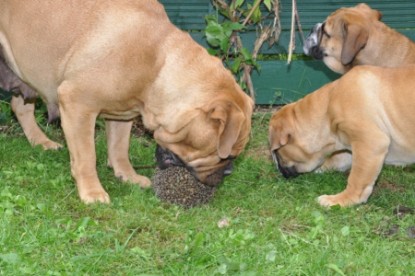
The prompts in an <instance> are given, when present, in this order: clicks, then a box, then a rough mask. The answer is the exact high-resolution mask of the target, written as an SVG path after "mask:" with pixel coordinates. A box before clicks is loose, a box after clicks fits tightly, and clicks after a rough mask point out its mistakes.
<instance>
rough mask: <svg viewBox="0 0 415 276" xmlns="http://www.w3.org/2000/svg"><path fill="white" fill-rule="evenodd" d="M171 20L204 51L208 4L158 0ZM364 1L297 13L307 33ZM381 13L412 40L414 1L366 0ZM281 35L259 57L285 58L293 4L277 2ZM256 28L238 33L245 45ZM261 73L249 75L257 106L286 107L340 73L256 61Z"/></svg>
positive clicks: (305, 1)
mask: <svg viewBox="0 0 415 276" xmlns="http://www.w3.org/2000/svg"><path fill="white" fill-rule="evenodd" d="M160 2H161V3H163V4H164V6H165V8H166V11H167V13H168V14H169V17H170V19H171V21H172V22H173V23H174V24H176V25H177V26H178V27H179V28H181V29H183V30H186V31H189V32H191V35H192V36H193V38H194V39H195V40H196V41H197V42H199V43H200V44H202V45H203V46H205V47H208V45H207V44H206V40H205V39H204V33H203V30H204V28H205V16H206V15H207V14H212V13H214V12H215V10H214V8H213V6H212V4H211V1H208V0H177V1H173V0H161V1H160ZM361 2H362V1H351V0H341V1H335V0H297V6H298V12H299V16H300V20H301V25H302V27H303V30H304V32H305V35H306V34H307V33H308V32H309V30H310V29H311V28H312V27H313V26H314V25H315V24H316V23H318V22H322V21H324V20H325V19H326V17H327V16H328V15H329V14H330V13H332V12H333V11H335V10H337V9H338V8H341V7H351V6H355V5H357V4H359V3H361ZM365 3H367V4H368V5H369V6H371V7H372V8H373V9H377V10H379V11H380V12H381V13H382V15H383V17H382V21H383V22H385V24H387V25H389V26H390V27H392V28H394V29H396V30H397V31H399V32H401V33H402V34H404V35H406V36H408V37H409V38H411V39H412V40H415V0H396V1H390V0H365ZM280 5H281V7H280V10H281V13H280V19H281V27H282V33H281V36H280V39H279V41H278V43H277V44H276V45H274V46H273V47H271V48H269V47H268V46H267V45H266V44H265V45H264V46H263V47H262V49H261V53H262V54H272V55H274V54H286V53H287V49H288V44H289V36H290V33H289V32H290V26H291V0H280ZM255 39H256V33H255V30H252V31H250V32H247V33H245V34H243V35H242V41H243V43H244V46H246V47H247V48H248V49H252V48H253V45H254V41H255ZM296 45H297V46H296V49H295V53H297V54H302V41H301V40H300V36H299V35H298V34H297V35H296ZM259 64H260V67H261V69H260V70H259V71H258V72H253V74H252V80H253V83H254V88H255V91H256V103H257V104H284V103H288V102H292V101H295V100H297V99H299V98H301V97H303V96H304V95H306V94H307V93H310V92H312V91H314V90H315V89H317V88H319V87H321V86H322V85H324V84H325V83H328V82H330V81H332V80H335V79H337V78H338V77H339V75H338V74H336V73H333V72H331V71H330V70H329V69H328V68H327V67H326V66H325V65H324V64H323V63H322V62H320V61H312V60H301V58H300V60H295V61H293V62H292V63H291V64H290V65H287V63H286V61H284V60H270V61H260V62H259Z"/></svg>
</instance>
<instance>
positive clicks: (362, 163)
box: [318, 136, 389, 207]
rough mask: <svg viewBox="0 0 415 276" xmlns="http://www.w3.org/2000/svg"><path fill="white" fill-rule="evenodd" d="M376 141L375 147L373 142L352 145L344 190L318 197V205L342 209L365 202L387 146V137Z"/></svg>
mask: <svg viewBox="0 0 415 276" xmlns="http://www.w3.org/2000/svg"><path fill="white" fill-rule="evenodd" d="M375 137H376V136H375ZM376 139H378V140H377V141H376V143H377V145H373V144H374V143H375V142H374V141H372V142H371V143H370V141H368V142H366V143H365V142H363V141H362V142H355V143H353V144H352V153H353V154H352V167H351V171H350V175H349V177H348V179H347V187H346V189H345V190H344V191H343V192H341V193H338V194H336V195H322V196H320V197H319V198H318V202H319V203H320V205H322V206H333V205H340V206H342V207H344V206H351V205H354V204H359V203H364V202H366V201H367V199H368V198H369V196H370V195H371V193H372V190H373V185H374V184H375V181H376V179H377V177H378V176H379V173H380V171H381V169H382V166H383V163H384V160H385V157H386V154H387V151H388V145H389V139H388V138H387V137H379V138H376Z"/></svg>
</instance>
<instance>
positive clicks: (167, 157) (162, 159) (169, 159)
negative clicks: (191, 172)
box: [156, 145, 185, 170]
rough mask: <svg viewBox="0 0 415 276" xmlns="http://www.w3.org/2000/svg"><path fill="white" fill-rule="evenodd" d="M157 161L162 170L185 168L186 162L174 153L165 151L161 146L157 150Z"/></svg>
mask: <svg viewBox="0 0 415 276" xmlns="http://www.w3.org/2000/svg"><path fill="white" fill-rule="evenodd" d="M156 160H157V165H158V166H159V168H160V169H162V170H164V169H166V168H168V167H171V166H179V167H185V164H184V162H183V161H182V160H181V159H180V158H179V157H178V156H177V155H176V154H174V152H172V151H169V150H168V149H163V148H162V147H160V146H159V145H157V148H156Z"/></svg>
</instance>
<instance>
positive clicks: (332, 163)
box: [316, 151, 352, 173]
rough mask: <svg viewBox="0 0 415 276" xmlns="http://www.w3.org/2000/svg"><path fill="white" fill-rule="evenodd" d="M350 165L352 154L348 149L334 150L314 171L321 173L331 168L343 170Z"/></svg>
mask: <svg viewBox="0 0 415 276" xmlns="http://www.w3.org/2000/svg"><path fill="white" fill-rule="evenodd" d="M351 166H352V154H351V153H350V152H349V151H342V152H336V153H333V154H332V155H331V156H329V157H328V158H327V159H326V160H325V161H324V163H323V165H321V167H320V168H318V169H317V170H316V172H318V173H321V172H326V171H331V170H334V171H340V172H345V171H347V170H348V169H350V167H351Z"/></svg>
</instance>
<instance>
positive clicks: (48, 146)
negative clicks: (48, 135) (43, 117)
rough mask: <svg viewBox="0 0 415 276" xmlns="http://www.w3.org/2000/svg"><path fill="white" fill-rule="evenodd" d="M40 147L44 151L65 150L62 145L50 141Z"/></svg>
mask: <svg viewBox="0 0 415 276" xmlns="http://www.w3.org/2000/svg"><path fill="white" fill-rule="evenodd" d="M38 145H41V146H42V147H43V149H44V150H58V149H61V148H63V146H62V145H61V144H59V143H56V142H54V141H52V140H48V141H45V142H42V143H40V144H38Z"/></svg>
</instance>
